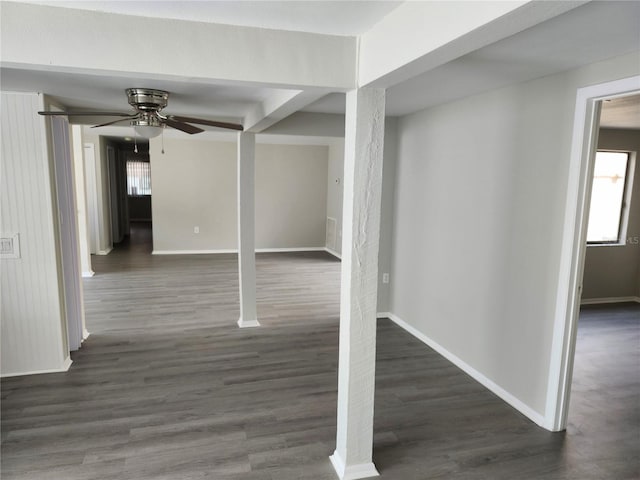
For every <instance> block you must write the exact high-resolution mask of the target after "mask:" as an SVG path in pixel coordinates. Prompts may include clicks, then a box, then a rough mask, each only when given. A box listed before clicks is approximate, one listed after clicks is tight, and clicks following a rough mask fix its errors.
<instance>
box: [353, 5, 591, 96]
mask: <svg viewBox="0 0 640 480" xmlns="http://www.w3.org/2000/svg"><path fill="white" fill-rule="evenodd" d="M585 3H588V1H587V0H570V1H555V2H540V1H531V0H517V1H516V0H514V1H509V2H504V1H486V2H475V1H466V2H404V3H403V4H402V5H400V6H399V7H398V8H396V9H395V10H393V11H392V12H391V13H390V14H389V15H387V16H386V17H385V18H384V19H383V20H382V21H381V22H379V23H378V24H376V25H375V26H374V27H373V28H372V29H371V30H369V31H368V32H366V33H365V34H364V35H362V36H361V37H360V53H359V57H358V85H359V86H361V87H363V86H375V87H383V88H388V87H391V86H393V85H396V84H398V83H401V82H403V81H405V80H408V79H410V78H413V77H415V76H417V75H419V74H422V73H424V72H427V71H429V70H432V69H434V68H436V67H438V66H440V65H444V64H445V63H448V62H450V61H452V60H455V59H456V58H459V57H461V56H463V55H466V54H467V53H470V52H472V51H474V50H477V49H479V48H482V47H484V46H486V45H489V44H491V43H494V42H497V41H498V40H502V39H503V38H506V37H509V36H511V35H514V34H516V33H518V32H521V31H523V30H525V29H527V28H530V27H532V26H534V25H537V24H538V23H541V22H544V21H545V20H549V19H550V18H553V17H556V16H558V15H561V14H563V13H565V12H567V11H569V10H571V9H573V8H576V7H579V6H580V5H583V4H585Z"/></svg>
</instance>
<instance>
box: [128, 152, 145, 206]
mask: <svg viewBox="0 0 640 480" xmlns="http://www.w3.org/2000/svg"><path fill="white" fill-rule="evenodd" d="M127 194H128V195H129V196H131V197H140V196H142V195H151V168H150V164H149V162H140V161H136V160H130V161H127Z"/></svg>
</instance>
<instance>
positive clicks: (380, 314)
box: [376, 312, 391, 318]
mask: <svg viewBox="0 0 640 480" xmlns="http://www.w3.org/2000/svg"><path fill="white" fill-rule="evenodd" d="M376 318H391V312H378V313H376Z"/></svg>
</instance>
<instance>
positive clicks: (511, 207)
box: [389, 52, 640, 422]
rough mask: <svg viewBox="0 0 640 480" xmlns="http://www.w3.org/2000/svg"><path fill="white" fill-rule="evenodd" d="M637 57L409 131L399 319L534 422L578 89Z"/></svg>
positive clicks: (511, 90)
mask: <svg viewBox="0 0 640 480" xmlns="http://www.w3.org/2000/svg"><path fill="white" fill-rule="evenodd" d="M639 59H640V56H639V55H638V53H637V52H636V53H634V54H632V55H627V56H624V57H619V58H615V59H611V60H609V61H605V62H600V63H598V64H593V65H590V66H587V67H584V68H580V69H576V70H573V71H569V72H566V73H563V74H559V75H554V76H549V77H545V78H541V79H537V80H534V81H530V82H527V83H522V84H518V85H514V86H510V87H507V88H501V89H498V90H494V91H490V92H487V93H483V94H479V95H474V96H471V97H468V98H464V99H461V100H458V101H455V102H452V103H448V104H444V105H440V106H437V107H434V108H431V109H428V110H424V111H421V112H418V113H416V114H413V115H409V116H406V117H402V118H400V120H399V123H398V158H397V171H396V187H395V205H394V233H393V240H392V244H393V246H392V251H393V253H392V268H391V291H390V299H389V304H390V310H391V312H392V313H393V314H395V315H396V316H397V317H398V318H400V319H401V320H403V321H405V322H406V323H408V324H409V326H410V327H411V328H413V329H415V331H416V332H417V333H419V334H420V335H422V336H423V337H425V338H426V339H430V340H431V341H433V342H435V343H436V344H438V345H439V346H440V347H442V348H443V351H444V352H447V353H448V354H450V357H451V358H457V360H458V361H459V362H458V363H459V364H460V365H466V367H469V368H468V371H471V370H474V371H475V374H476V378H482V379H484V380H486V381H485V384H487V385H491V388H493V390H494V391H495V392H496V393H499V394H501V395H502V397H503V398H505V399H509V401H511V403H512V404H514V405H516V406H517V407H518V408H519V409H520V410H521V411H523V412H524V413H525V414H527V415H528V416H529V417H530V418H533V419H534V420H536V421H538V422H540V421H541V418H542V416H543V415H544V414H545V411H544V409H545V401H546V393H547V392H546V391H547V380H548V370H549V361H550V350H551V340H552V330H553V322H554V314H555V302H556V290H557V275H558V265H559V257H560V247H561V235H562V228H563V220H564V219H563V213H564V207H565V201H566V195H567V182H568V161H569V157H570V155H569V153H570V146H571V134H572V122H573V114H574V108H575V97H576V90H577V88H579V87H582V86H587V85H592V84H596V83H600V82H604V81H609V80H613V79H618V78H624V77H629V76H632V75H634V74H635V75H637V74H638V72H639V71H640V65H639V63H640V60H639Z"/></svg>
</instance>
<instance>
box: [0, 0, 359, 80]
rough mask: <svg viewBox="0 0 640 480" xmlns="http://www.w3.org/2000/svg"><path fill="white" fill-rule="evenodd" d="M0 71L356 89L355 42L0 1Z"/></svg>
mask: <svg viewBox="0 0 640 480" xmlns="http://www.w3.org/2000/svg"><path fill="white" fill-rule="evenodd" d="M0 45H1V46H0V58H2V62H1V64H2V66H5V67H11V68H21V69H27V70H28V69H31V70H48V71H54V72H65V73H90V74H97V75H100V74H102V75H104V74H108V75H111V76H126V77H128V78H136V77H141V76H144V77H149V76H154V77H157V78H175V77H176V76H179V77H181V78H189V79H192V80H202V81H205V83H206V81H209V82H211V81H213V82H216V83H219V84H225V83H226V84H231V83H232V84H234V85H247V86H261V87H270V88H287V89H289V88H293V89H305V88H315V87H320V88H329V89H334V90H342V91H344V90H348V89H351V88H354V87H355V83H356V78H355V77H356V74H355V68H354V65H355V63H356V56H357V40H356V38H355V37H347V36H337V35H322V34H313V33H305V32H291V31H281V30H268V29H265V28H254V27H242V26H233V25H222V24H210V23H203V22H192V21H185V20H174V19H163V18H150V17H142V16H130V15H119V14H113V13H105V12H97V11H88V10H79V9H73V8H61V7H51V6H43V5H36V4H24V3H14V2H3V4H2V16H1V17H0Z"/></svg>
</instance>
